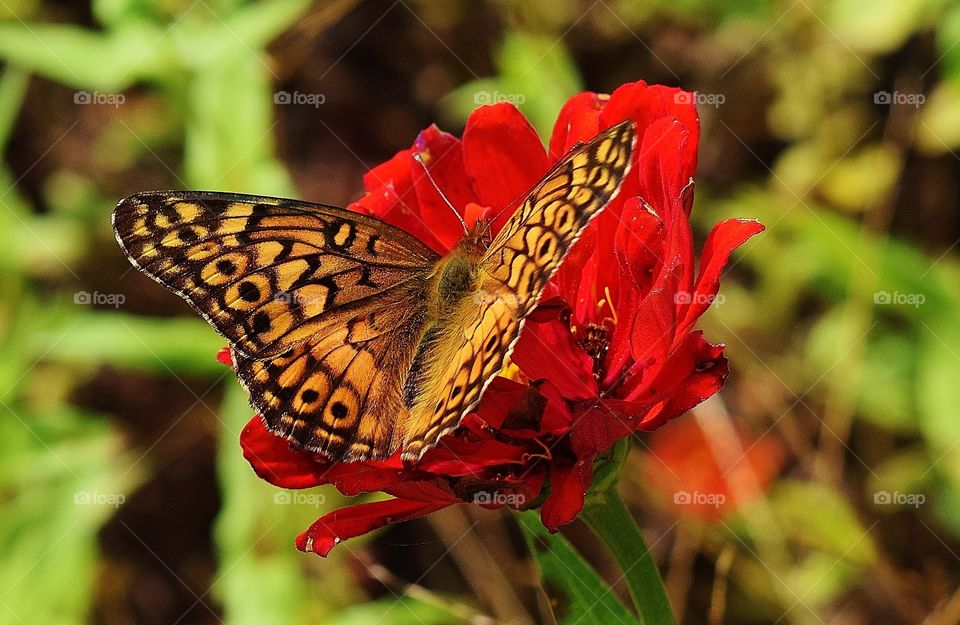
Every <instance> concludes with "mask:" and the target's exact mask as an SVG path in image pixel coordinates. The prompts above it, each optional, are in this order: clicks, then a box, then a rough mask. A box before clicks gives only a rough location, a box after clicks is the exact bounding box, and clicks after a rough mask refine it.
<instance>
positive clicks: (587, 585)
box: [518, 510, 672, 625]
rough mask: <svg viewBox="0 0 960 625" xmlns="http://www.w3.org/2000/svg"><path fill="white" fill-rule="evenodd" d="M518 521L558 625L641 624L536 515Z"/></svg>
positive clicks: (594, 573)
mask: <svg viewBox="0 0 960 625" xmlns="http://www.w3.org/2000/svg"><path fill="white" fill-rule="evenodd" d="M518 518H519V521H520V527H521V528H522V529H523V535H524V538H526V540H527V545H528V546H529V547H530V553H532V554H533V557H534V559H535V560H536V562H537V565H538V566H539V568H540V574H541V576H542V577H543V585H544V589H545V590H546V593H547V595H548V596H549V598H550V602H551V605H553V608H554V613H555V614H556V617H557V622H558V623H560V624H561V625H574V624H576V623H608V624H615V623H626V624H635V623H640V621H638V620H637V619H636V617H634V616H633V615H632V614H630V612H629V611H628V610H627V608H626V607H624V605H623V604H622V603H620V601H619V600H618V599H617V597H616V595H615V594H614V593H613V591H612V590H611V589H610V588H609V587H608V586H607V585H606V584H605V583H604V582H603V580H601V579H600V577H599V576H598V575H597V573H596V572H595V571H594V570H593V569H592V568H590V565H588V564H587V563H586V562H585V561H584V560H583V558H581V557H580V555H578V554H577V552H576V551H574V549H573V547H572V546H571V545H570V543H569V542H567V540H566V539H565V538H564V537H562V536H560V535H559V534H551V533H550V532H549V531H547V529H546V528H545V527H544V526H543V523H541V522H540V516H539V514H538V513H537V512H536V511H532V510H531V511H528V512H524V513H522V514H520V515H519V517H518ZM670 622H672V620H671V621H663V623H664V625H665V624H666V623H670ZM650 623H655V621H650ZM658 625H659V624H658Z"/></svg>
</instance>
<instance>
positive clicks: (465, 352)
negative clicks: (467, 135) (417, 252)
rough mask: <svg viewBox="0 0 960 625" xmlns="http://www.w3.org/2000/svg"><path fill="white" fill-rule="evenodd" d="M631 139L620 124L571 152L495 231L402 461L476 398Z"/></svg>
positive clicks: (626, 156) (608, 193)
mask: <svg viewBox="0 0 960 625" xmlns="http://www.w3.org/2000/svg"><path fill="white" fill-rule="evenodd" d="M635 140H636V139H635V130H634V125H633V123H632V122H624V123H621V124H619V125H617V126H614V127H612V128H610V129H608V130H606V131H604V132H602V133H600V134H599V135H597V136H596V137H595V138H593V139H592V140H590V141H589V142H587V143H586V144H584V145H582V146H579V147H576V148H574V149H573V150H571V152H569V153H568V154H567V155H566V156H565V157H564V158H563V159H562V160H561V161H560V162H559V163H558V164H557V165H556V166H555V167H554V168H553V169H552V170H551V171H550V172H549V173H548V174H547V175H546V176H545V177H544V178H543V180H541V181H540V182H539V183H538V184H537V185H536V186H535V187H534V188H533V190H532V191H531V192H530V194H529V195H528V196H527V198H526V199H525V200H524V201H523V202H522V204H521V205H520V207H519V208H518V209H517V211H516V212H515V213H514V214H513V215H512V216H511V217H510V219H509V220H508V221H507V223H506V224H505V225H504V227H503V229H502V230H501V231H500V232H499V233H498V235H497V236H496V238H495V239H494V240H493V242H492V244H491V245H490V247H489V248H488V250H487V251H486V253H485V254H484V255H483V257H482V258H481V259H480V262H479V264H478V268H477V283H476V292H475V293H474V294H473V296H472V297H470V298H468V299H466V300H464V301H462V302H461V304H460V306H459V308H458V309H457V310H456V311H455V312H454V313H453V314H452V315H451V320H450V325H449V326H448V327H447V329H446V331H445V333H444V335H443V339H442V340H441V341H438V348H437V349H436V350H435V351H436V354H435V357H434V358H433V359H432V360H431V361H430V362H429V363H428V367H429V371H428V374H427V375H426V378H427V379H428V380H429V382H428V383H427V384H426V385H425V392H424V393H422V394H421V396H420V397H419V398H418V399H417V401H416V403H415V405H414V406H413V408H412V410H411V415H410V418H409V419H408V420H407V421H406V423H405V425H404V432H403V442H404V455H405V456H407V457H410V458H417V457H419V456H420V455H422V453H423V452H424V451H425V450H426V449H429V448H430V447H431V446H433V445H435V444H436V443H437V441H438V440H439V439H440V437H442V436H443V435H444V434H445V433H447V432H449V431H450V430H451V429H453V428H455V427H456V426H457V425H458V424H459V422H460V420H461V419H462V417H463V415H464V414H466V413H467V412H469V411H470V410H471V409H472V408H473V406H475V405H476V403H477V402H478V401H479V400H480V396H481V395H482V393H483V391H484V389H485V388H486V386H487V385H488V384H489V383H490V381H491V380H492V379H493V378H494V376H495V375H496V374H497V372H498V371H500V369H501V368H502V367H503V364H504V362H505V361H506V359H507V357H508V356H509V355H510V352H511V350H512V349H513V346H514V344H515V343H516V341H517V339H518V338H519V336H520V331H521V329H522V327H523V321H524V318H525V317H526V315H527V314H529V312H530V311H531V310H532V309H533V308H534V306H536V303H537V301H538V300H539V299H540V296H541V295H542V294H543V289H544V287H545V286H546V284H547V282H548V281H549V280H550V277H551V276H552V275H553V274H554V272H556V270H557V268H558V267H559V265H560V263H561V261H562V260H563V258H564V256H566V254H567V253H568V252H569V250H570V248H571V246H572V245H573V244H574V243H575V242H576V240H577V239H578V238H579V237H580V235H581V234H582V233H583V229H584V228H585V227H586V226H587V224H588V223H589V222H590V220H591V219H593V217H595V216H596V215H597V214H598V213H599V212H600V210H601V209H603V207H604V206H606V205H607V204H608V203H609V202H610V200H611V199H612V198H613V197H614V196H615V194H616V193H617V192H618V191H619V189H620V185H621V183H622V181H623V179H624V177H625V176H626V174H627V172H628V171H629V168H630V162H631V156H632V153H633V147H634V143H635Z"/></svg>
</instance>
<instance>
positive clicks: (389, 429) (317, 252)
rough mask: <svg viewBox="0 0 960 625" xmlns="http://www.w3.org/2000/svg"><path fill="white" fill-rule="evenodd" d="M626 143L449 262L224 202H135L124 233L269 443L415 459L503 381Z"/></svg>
mask: <svg viewBox="0 0 960 625" xmlns="http://www.w3.org/2000/svg"><path fill="white" fill-rule="evenodd" d="M634 142H635V137H634V130H633V126H632V124H629V123H623V124H619V125H617V126H614V127H612V128H610V129H608V130H606V131H604V132H602V133H600V134H599V135H598V136H597V137H596V138H594V139H592V140H591V141H589V142H587V143H586V144H584V145H582V146H579V147H577V148H575V149H574V150H572V151H571V152H570V153H569V154H568V155H567V156H565V157H564V158H563V159H561V161H560V162H559V163H558V164H557V165H556V166H555V167H554V168H553V169H552V170H551V171H550V172H548V173H547V175H546V176H545V177H544V179H543V180H542V181H541V182H539V183H538V184H537V185H535V186H534V188H533V189H532V190H531V192H530V194H529V195H528V196H527V197H526V198H525V199H524V200H523V202H522V203H521V204H520V206H519V207H518V208H517V209H516V211H515V213H514V214H513V215H512V216H511V217H510V218H509V219H508V221H507V222H506V224H505V225H504V226H503V228H502V229H501V230H500V232H499V233H497V235H496V236H495V237H494V238H493V240H492V241H491V240H490V238H489V235H488V232H489V227H488V226H487V224H485V223H482V222H481V223H479V224H477V225H476V226H475V227H474V228H473V229H472V230H471V231H470V233H468V235H467V236H466V237H465V238H464V239H463V241H461V242H460V243H459V244H458V245H457V246H456V247H455V248H454V249H453V250H452V251H450V252H449V253H448V254H447V255H445V256H440V255H438V254H437V253H436V252H434V251H433V250H431V249H430V248H428V247H427V246H426V245H424V244H423V243H421V242H420V241H418V240H417V239H415V238H414V237H412V236H410V235H409V234H407V233H405V232H403V231H402V230H399V229H398V228H395V227H393V226H390V225H388V224H386V223H384V222H381V221H379V220H377V219H375V218H373V217H369V216H366V215H360V214H356V213H352V212H350V211H347V210H344V209H339V208H335V207H329V206H324V205H320V204H311V203H307V202H299V201H295V200H283V199H277V198H267V197H254V196H244V195H237V194H225V193H209V192H181V191H166V192H148V193H140V194H136V195H133V196H130V197H129V198H126V199H124V200H122V201H121V202H120V203H119V204H118V206H117V209H116V211H115V212H114V217H113V222H114V230H115V233H116V236H117V240H118V242H119V244H120V246H121V248H122V249H123V250H124V252H125V253H126V255H127V256H128V257H129V259H130V261H131V262H132V263H133V264H134V265H135V266H136V267H137V268H138V269H140V270H141V271H143V272H144V273H146V274H147V275H149V276H150V277H152V278H153V279H155V280H157V281H158V282H160V283H161V284H163V285H164V286H166V287H168V288H170V289H171V290H173V291H174V292H175V293H177V294H178V295H180V296H181V297H183V298H184V299H186V300H187V301H188V302H189V303H190V304H191V305H192V306H193V307H194V308H195V309H196V310H197V311H199V312H200V314H201V315H203V317H204V318H205V319H206V320H207V321H208V322H209V323H210V324H211V325H212V326H213V327H214V328H215V329H216V330H217V331H218V332H220V333H221V334H222V335H223V336H224V337H225V338H226V339H227V341H228V343H229V344H230V347H231V350H232V354H233V360H234V363H235V366H236V370H237V375H238V377H239V379H240V381H241V383H242V384H243V385H244V387H245V388H246V389H247V391H248V393H249V395H250V400H251V403H252V404H253V406H254V407H255V408H256V409H257V410H258V411H259V412H260V414H261V415H262V416H263V418H264V419H265V420H266V423H267V425H268V427H269V428H270V430H271V431H273V432H274V433H276V434H278V435H280V436H283V437H286V438H288V439H290V440H291V441H293V442H294V443H296V444H297V445H299V446H302V447H303V448H305V449H308V450H311V451H314V452H317V453H320V454H323V455H324V456H326V457H328V458H331V459H335V460H365V459H374V458H383V457H386V456H389V455H391V454H393V453H394V452H395V451H396V450H397V449H399V448H402V450H403V452H402V453H403V457H404V459H406V460H409V461H415V460H417V459H419V458H420V457H421V456H422V455H423V453H425V452H426V451H427V450H428V449H430V448H431V447H433V446H434V445H436V444H437V443H438V441H439V440H440V439H441V438H442V436H443V435H444V434H446V433H448V432H450V431H451V430H452V429H454V428H456V427H457V426H458V425H459V423H460V421H461V420H462V418H463V416H464V415H466V414H467V413H468V412H469V411H470V410H471V409H473V407H474V406H476V404H477V403H478V402H479V400H480V397H481V395H482V393H483V391H484V390H485V389H486V387H487V386H488V385H489V383H490V382H491V381H492V380H493V378H494V377H495V376H496V374H497V372H499V371H500V370H501V368H502V367H503V365H504V363H505V362H506V360H507V358H508V357H509V355H510V353H511V351H512V349H513V346H514V344H515V343H516V341H517V339H518V338H519V336H520V331H521V329H522V327H523V322H524V320H525V318H526V316H527V315H528V314H529V313H530V312H531V311H532V309H533V308H534V307H535V305H536V303H537V301H538V300H539V298H540V296H541V294H542V292H543V289H544V287H545V286H546V283H547V281H548V280H549V278H550V277H551V276H552V275H553V273H554V272H555V271H556V269H557V267H558V266H559V263H560V262H561V261H562V259H563V257H564V256H565V255H566V253H567V252H568V251H569V249H570V247H571V246H572V245H573V243H574V242H575V241H576V240H577V238H578V237H579V236H580V234H581V233H582V231H583V229H584V228H585V227H586V225H587V223H589V221H590V220H591V219H592V218H593V217H595V216H596V215H597V214H598V213H599V211H600V210H601V209H602V208H603V207H604V206H606V204H607V203H608V202H609V201H610V199H611V198H612V197H613V196H614V195H615V194H616V192H617V191H618V190H619V187H620V182H621V181H622V180H623V177H624V176H625V175H626V172H627V170H628V168H629V165H630V158H631V153H632V150H633V145H634Z"/></svg>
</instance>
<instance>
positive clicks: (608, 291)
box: [601, 286, 618, 325]
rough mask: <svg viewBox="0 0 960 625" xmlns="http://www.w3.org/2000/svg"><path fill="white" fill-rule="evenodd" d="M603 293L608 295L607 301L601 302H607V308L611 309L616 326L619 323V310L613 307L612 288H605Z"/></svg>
mask: <svg viewBox="0 0 960 625" xmlns="http://www.w3.org/2000/svg"><path fill="white" fill-rule="evenodd" d="M603 293H604V295H606V296H607V297H606V299H605V300H601V301H605V302H606V304H607V306H609V307H610V314H612V315H613V323H614V325H616V323H617V321H618V317H617V309H616V308H614V307H613V298H612V297H611V296H610V287H608V286H605V287H603Z"/></svg>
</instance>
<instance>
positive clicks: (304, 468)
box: [240, 416, 403, 495]
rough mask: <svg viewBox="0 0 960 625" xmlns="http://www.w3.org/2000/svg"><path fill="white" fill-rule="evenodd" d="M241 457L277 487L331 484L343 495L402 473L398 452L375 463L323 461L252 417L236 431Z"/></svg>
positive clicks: (387, 481)
mask: <svg viewBox="0 0 960 625" xmlns="http://www.w3.org/2000/svg"><path fill="white" fill-rule="evenodd" d="M240 445H241V447H242V448H243V456H244V458H246V459H247V462H249V463H250V466H252V467H253V470H254V472H255V473H256V474H257V475H258V476H260V477H261V478H262V479H264V480H266V481H267V482H269V483H271V484H273V485H274V486H279V487H281V488H311V487H314V486H319V485H321V484H334V485H336V487H337V489H338V490H339V491H340V492H342V493H344V494H345V495H356V494H359V493H366V492H372V491H376V490H382V489H383V488H385V487H387V486H390V485H392V484H395V483H396V482H397V481H398V480H399V479H400V478H401V476H402V467H403V464H402V461H401V460H400V457H399V455H398V454H395V455H394V456H392V457H391V458H388V459H386V460H381V461H378V462H336V463H331V462H326V461H324V460H323V459H321V458H318V457H317V456H315V455H314V454H311V453H308V452H305V451H302V450H298V449H294V448H293V447H292V446H291V444H290V442H289V441H287V440H285V439H283V438H280V437H279V436H276V435H274V434H272V433H271V432H270V431H269V430H267V428H266V425H265V424H264V422H263V419H262V418H260V417H259V416H255V417H254V418H253V419H251V420H250V421H249V422H248V423H247V425H246V426H245V427H244V428H243V431H242V432H240Z"/></svg>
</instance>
